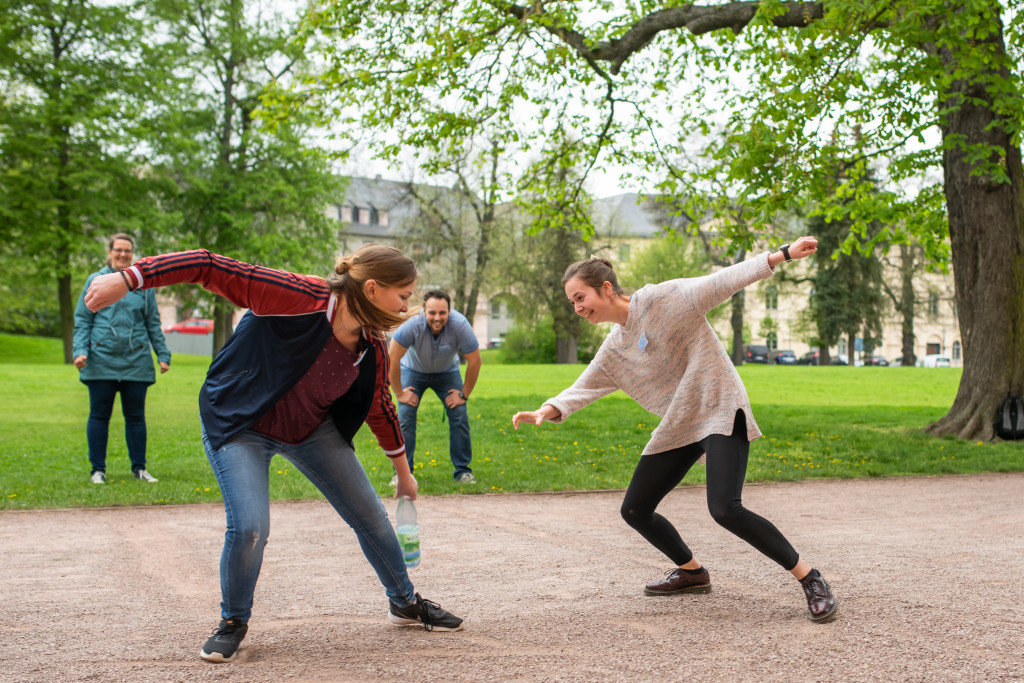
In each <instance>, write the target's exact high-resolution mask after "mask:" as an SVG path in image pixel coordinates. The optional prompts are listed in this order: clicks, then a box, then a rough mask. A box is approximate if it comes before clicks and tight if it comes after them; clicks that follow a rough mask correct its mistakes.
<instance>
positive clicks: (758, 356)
mask: <svg viewBox="0 0 1024 683" xmlns="http://www.w3.org/2000/svg"><path fill="white" fill-rule="evenodd" d="M747 362H748V363H767V362H768V347H767V346H757V345H753V344H752V345H750V346H748V347H747Z"/></svg>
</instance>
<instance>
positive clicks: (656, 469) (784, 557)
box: [622, 410, 800, 571]
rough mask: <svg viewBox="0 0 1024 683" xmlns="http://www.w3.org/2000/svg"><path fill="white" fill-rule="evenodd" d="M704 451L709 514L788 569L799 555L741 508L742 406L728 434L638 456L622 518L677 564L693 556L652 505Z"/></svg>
mask: <svg viewBox="0 0 1024 683" xmlns="http://www.w3.org/2000/svg"><path fill="white" fill-rule="evenodd" d="M705 452H706V453H707V456H708V457H707V490H708V510H709V511H710V512H711V517H712V518H713V519H714V520H715V521H716V522H718V523H719V524H721V525H722V526H723V527H725V528H726V529H728V530H729V531H731V532H732V533H734V534H736V535H737V536H739V537H740V538H742V539H743V540H744V541H746V542H747V543H749V544H750V545H752V546H754V547H755V548H757V549H758V550H760V551H761V552H762V553H764V554H765V555H767V556H768V557H769V558H771V559H773V560H775V561H776V562H778V563H779V564H780V565H782V567H783V568H784V569H786V570H787V571H788V570H790V569H792V568H793V567H795V566H796V563H797V561H798V560H799V559H800V556H799V555H798V554H797V552H796V550H794V549H793V546H792V545H790V544H789V541H787V540H786V537H785V536H783V535H782V532H780V531H779V530H778V529H776V528H775V525H774V524H772V523H771V522H769V521H768V520H767V519H764V518H763V517H760V516H758V515H755V514H754V513H753V512H751V511H750V510H748V509H746V508H745V507H743V502H742V501H741V500H740V498H741V496H742V494H743V477H744V476H745V475H746V472H747V456H748V455H749V452H750V443H749V442H748V441H747V420H746V417H745V416H744V414H743V411H742V410H738V411H736V422H735V423H734V425H733V433H732V435H731V436H724V435H721V434H712V435H711V436H709V437H707V438H706V439H704V440H703V441H698V442H697V443H692V444H690V445H689V446H683V447H682V448H676V449H673V450H671V451H665V452H664V453H652V454H650V455H643V456H640V462H639V463H637V466H636V470H635V471H634V472H633V479H632V480H631V481H630V482H629V488H627V489H626V496H625V498H623V500H622V518H623V519H624V520H626V524H628V525H629V526H631V527H633V528H634V529H636V530H637V531H638V532H640V535H641V536H643V537H644V538H646V539H647V540H648V541H649V542H650V543H651V545H653V546H654V547H655V548H657V549H658V550H660V551H661V552H663V553H665V554H666V555H667V556H668V558H669V559H670V560H672V561H673V562H675V563H676V564H677V565H684V564H686V563H687V562H689V561H690V560H692V559H693V553H692V552H691V551H690V549H689V548H687V547H686V544H685V543H683V539H682V538H680V536H679V532H677V531H676V529H675V527H674V526H672V523H671V522H669V521H668V520H667V519H665V518H664V517H662V516H661V515H659V514H658V513H657V512H655V511H654V510H655V508H657V507H658V503H660V502H661V501H662V499H663V498H664V497H665V496H667V495H668V493H669V491H671V490H672V489H674V488H675V487H676V486H677V485H678V484H679V482H681V481H682V480H683V477H684V476H686V473H687V472H689V471H690V468H691V467H693V464H694V463H695V462H697V460H698V459H699V458H700V456H701V454H702V453H705Z"/></svg>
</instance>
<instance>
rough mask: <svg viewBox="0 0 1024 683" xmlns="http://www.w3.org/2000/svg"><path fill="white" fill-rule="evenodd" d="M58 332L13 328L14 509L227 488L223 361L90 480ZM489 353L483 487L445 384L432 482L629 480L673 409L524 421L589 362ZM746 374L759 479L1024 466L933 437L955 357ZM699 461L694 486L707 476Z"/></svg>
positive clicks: (618, 409)
mask: <svg viewBox="0 0 1024 683" xmlns="http://www.w3.org/2000/svg"><path fill="white" fill-rule="evenodd" d="M61 358H62V354H61V348H60V342H59V341H58V340H54V339H39V338H34V337H19V336H12V335H0V381H2V385H3V387H4V391H3V392H2V394H0V434H2V435H3V448H2V450H0V473H2V475H0V476H2V478H0V496H2V498H0V509H27V508H45V507H77V506H103V505H147V504H177V503H192V502H211V501H218V500H220V494H219V491H218V489H217V483H216V481H215V479H214V477H213V473H212V472H211V471H210V467H209V465H208V464H207V462H206V456H205V454H204V453H203V449H202V444H201V443H200V438H199V414H198V413H199V409H198V403H197V397H198V395H199V387H200V385H201V384H202V382H203V379H204V376H205V372H206V368H207V366H208V364H209V359H208V358H204V357H200V356H184V355H175V357H174V359H173V362H172V366H171V371H170V372H168V373H167V374H165V375H162V376H159V378H158V380H157V383H156V384H155V385H153V386H152V387H151V388H150V391H149V398H148V400H147V403H146V412H147V423H148V428H149V448H148V460H149V464H148V468H149V470H150V472H151V473H152V474H154V475H155V476H156V477H158V478H159V479H160V481H159V483H157V484H143V483H141V482H137V481H135V480H133V479H132V478H131V476H130V466H129V462H128V456H127V451H126V448H125V444H124V423H123V420H122V419H121V416H120V407H119V404H115V408H114V418H113V419H112V420H111V431H110V434H111V438H110V444H109V450H108V457H107V476H108V484H107V485H105V486H95V485H92V484H90V483H89V482H88V479H89V462H88V457H87V451H86V445H85V422H86V418H87V416H88V411H89V401H88V393H87V390H86V388H85V386H84V385H83V384H81V383H80V382H79V381H78V373H77V371H76V370H75V369H74V367H72V366H68V365H64V364H63V363H62V362H61ZM494 361H495V357H494V354H493V353H491V352H485V360H484V367H483V369H482V370H481V374H480V382H479V383H478V385H477V388H476V390H475V391H474V392H473V396H472V399H471V400H470V403H469V408H470V424H471V429H472V433H473V453H474V456H473V470H474V473H475V474H476V477H477V479H478V481H479V483H478V484H477V485H475V486H459V485H457V484H455V483H454V482H453V481H452V467H451V463H450V461H449V460H448V425H447V423H446V422H444V411H443V409H442V407H441V403H440V401H439V400H438V399H437V398H436V397H435V396H434V395H433V394H429V395H428V396H427V397H426V398H425V399H424V401H423V404H422V406H421V408H420V411H419V426H418V429H417V444H418V448H419V452H418V453H417V463H416V477H417V479H418V480H419V483H420V492H421V493H423V494H427V495H429V494H441V493H456V492H473V493H478V492H481V493H482V492H499V491H505V492H509V491H553V490H578V489H607V488H623V487H625V486H626V484H627V483H628V482H629V478H630V475H631V474H632V471H633V467H634V465H635V463H636V459H637V457H638V456H639V453H640V451H642V450H643V447H644V444H645V443H646V442H647V440H648V439H649V437H650V433H651V431H652V430H653V429H654V428H655V427H656V426H657V424H658V418H656V417H655V416H653V415H651V414H649V413H647V412H646V411H644V410H643V409H642V408H640V407H638V406H637V405H636V404H635V403H633V402H632V401H631V400H629V399H628V398H626V397H625V396H624V395H622V394H615V395H613V396H610V397H607V398H605V399H602V400H601V401H599V402H597V403H595V404H594V405H592V406H590V407H588V408H586V409H584V410H582V411H580V412H579V413H577V414H576V415H573V416H572V417H571V418H570V419H569V421H568V422H567V423H566V424H564V425H552V424H544V425H542V426H540V427H533V426H529V425H526V426H523V427H522V428H521V429H520V430H519V431H518V432H517V431H515V430H513V429H512V422H511V418H512V414H513V413H515V412H516V411H517V410H531V409H534V408H537V407H539V406H540V404H541V402H542V401H543V400H544V399H546V398H548V397H550V396H553V395H554V394H556V393H558V392H559V391H560V390H561V389H563V388H564V387H566V386H568V385H569V384H570V383H571V382H572V381H573V379H575V377H576V376H577V375H578V374H579V372H580V371H581V370H582V366H579V365H577V366H567V365H537V366H528V365H499V364H496V363H495V362H494ZM740 374H741V376H742V377H743V380H744V382H745V383H746V385H747V388H748V391H749V393H750V398H751V402H752V404H753V406H754V414H755V416H756V418H757V421H758V425H759V426H760V427H761V430H762V431H763V432H764V434H765V438H763V439H760V440H758V441H756V442H754V443H753V444H752V445H751V458H750V464H749V469H748V473H747V480H748V481H792V480H797V479H807V478H847V477H868V476H897V475H915V474H950V473H964V472H1007V471H1021V470H1024V447H1022V444H1019V443H999V444H991V443H973V442H963V441H957V440H954V439H935V438H931V437H927V436H925V435H924V434H922V432H921V429H922V428H923V427H924V426H926V425H927V424H928V423H930V422H932V421H934V420H936V419H938V418H940V417H942V415H944V414H945V412H946V410H947V409H948V408H949V406H950V404H951V403H952V401H953V397H954V395H955V394H956V389H957V385H958V382H959V378H960V370H959V369H955V368H855V367H821V368H819V367H805V366H800V367H781V366H763V365H746V366H743V367H742V368H740ZM356 450H357V452H358V453H359V455H360V458H361V460H362V462H363V464H364V466H365V467H366V470H367V472H368V473H369V476H370V480H371V481H372V482H373V483H374V485H375V486H376V487H377V490H378V491H379V492H380V493H382V494H387V493H390V492H391V489H390V488H389V487H388V485H387V484H388V481H389V480H390V478H391V475H392V473H393V470H392V469H391V465H390V463H389V461H388V460H387V458H385V457H384V455H383V454H382V453H381V451H380V449H379V448H378V447H377V445H376V443H375V441H374V439H373V437H372V435H371V433H370V431H369V429H368V428H364V429H363V430H361V431H360V433H359V434H358V436H357V437H356ZM271 474H272V476H271V495H272V497H273V498H276V499H297V498H312V497H318V496H319V494H318V493H317V492H316V490H315V489H314V488H313V487H312V485H311V484H310V483H309V482H308V481H306V479H305V478H304V477H302V475H300V474H299V473H298V472H297V471H296V470H295V468H293V467H291V465H290V464H289V463H288V462H287V461H286V460H284V459H283V458H281V457H279V456H278V457H276V458H275V459H274V461H273V463H272V467H271ZM703 479H704V469H703V468H702V467H695V468H694V469H693V470H692V471H691V472H690V474H688V475H687V478H686V482H684V483H700V482H702V481H703Z"/></svg>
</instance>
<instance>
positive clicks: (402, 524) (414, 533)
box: [395, 496, 420, 568]
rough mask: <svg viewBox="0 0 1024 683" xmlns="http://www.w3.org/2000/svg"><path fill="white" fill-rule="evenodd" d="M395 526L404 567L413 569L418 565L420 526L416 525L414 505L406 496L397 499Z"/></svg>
mask: <svg viewBox="0 0 1024 683" xmlns="http://www.w3.org/2000/svg"><path fill="white" fill-rule="evenodd" d="M395 526H396V529H395V531H396V532H397V534H398V543H399V545H401V546H402V553H403V554H404V555H405V566H406V567H409V568H412V567H415V566H416V565H418V564H419V563H420V526H419V524H417V523H416V505H414V504H413V502H412V500H411V499H410V498H409V497H408V496H402V497H401V498H399V499H398V510H397V511H396V512H395Z"/></svg>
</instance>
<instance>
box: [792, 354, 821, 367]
mask: <svg viewBox="0 0 1024 683" xmlns="http://www.w3.org/2000/svg"><path fill="white" fill-rule="evenodd" d="M820 360H821V353H820V352H819V351H808V352H807V353H805V354H804V355H802V356H800V358H799V359H797V361H796V364H797V365H817V364H818V362H819V361H820Z"/></svg>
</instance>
